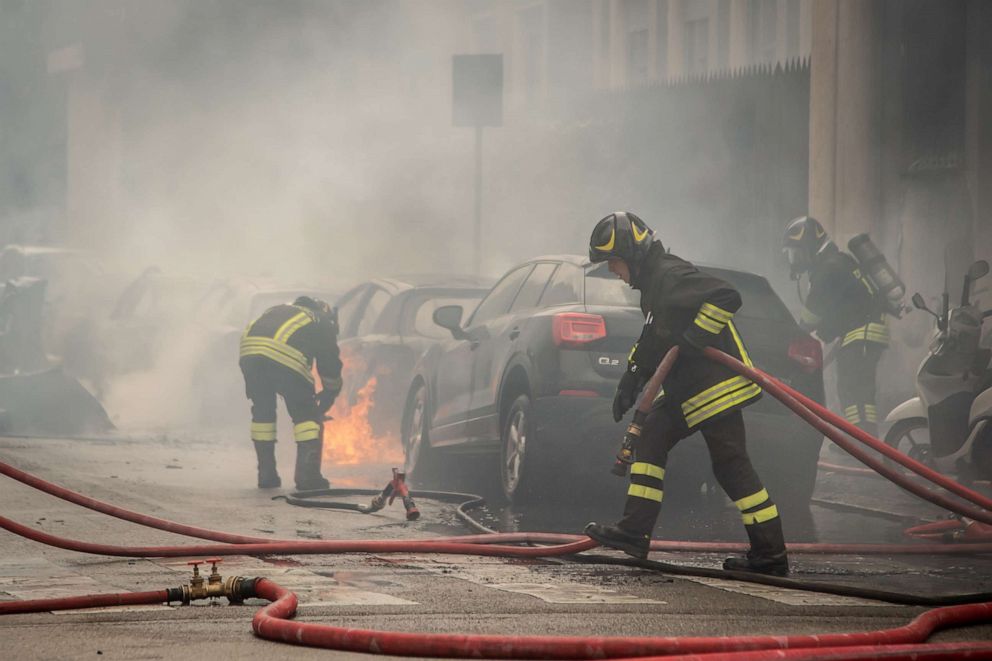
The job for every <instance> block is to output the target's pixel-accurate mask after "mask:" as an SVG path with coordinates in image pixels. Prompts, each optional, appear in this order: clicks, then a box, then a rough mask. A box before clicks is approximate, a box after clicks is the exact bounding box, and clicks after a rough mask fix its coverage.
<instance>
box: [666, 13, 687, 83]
mask: <svg viewBox="0 0 992 661" xmlns="http://www.w3.org/2000/svg"><path fill="white" fill-rule="evenodd" d="M684 74H685V11H684V8H683V7H682V0H669V2H668V76H669V78H675V77H678V76H681V75H684Z"/></svg>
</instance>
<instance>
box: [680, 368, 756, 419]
mask: <svg viewBox="0 0 992 661" xmlns="http://www.w3.org/2000/svg"><path fill="white" fill-rule="evenodd" d="M747 383H750V381H749V380H748V379H746V378H744V377H743V376H734V377H731V378H729V379H727V380H726V381H721V382H720V383H718V384H716V385H715V386H713V387H712V388H707V389H706V390H704V391H703V392H701V393H699V394H698V395H696V396H695V397H690V398H689V399H687V400H686V401H685V403H683V404H682V412H683V413H691V412H692V411H693V410H695V409H697V408H699V407H701V406H705V405H706V404H707V403H709V402H711V401H713V400H714V399H716V398H717V397H720V396H722V395H723V394H724V393H727V392H729V391H731V390H733V389H735V388H740V387H741V386H743V385H745V384H747Z"/></svg>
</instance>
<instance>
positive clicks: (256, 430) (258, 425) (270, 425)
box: [251, 422, 276, 441]
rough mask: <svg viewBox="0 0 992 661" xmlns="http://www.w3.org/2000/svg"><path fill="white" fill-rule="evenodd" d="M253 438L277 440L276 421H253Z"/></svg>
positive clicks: (254, 439)
mask: <svg viewBox="0 0 992 661" xmlns="http://www.w3.org/2000/svg"><path fill="white" fill-rule="evenodd" d="M251 440H253V441H274V440H276V423H274V422H253V423H251Z"/></svg>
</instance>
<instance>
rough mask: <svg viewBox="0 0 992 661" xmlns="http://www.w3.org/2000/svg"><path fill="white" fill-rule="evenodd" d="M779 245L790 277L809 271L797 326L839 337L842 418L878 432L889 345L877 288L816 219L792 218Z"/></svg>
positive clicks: (829, 337)
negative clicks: (880, 374) (879, 382)
mask: <svg viewBox="0 0 992 661" xmlns="http://www.w3.org/2000/svg"><path fill="white" fill-rule="evenodd" d="M783 243H784V248H783V249H784V251H785V254H786V257H787V258H788V260H789V270H790V272H791V277H792V279H793V280H798V279H799V278H800V276H802V274H804V273H808V274H809V293H808V294H807V295H806V300H805V301H804V302H803V305H804V307H803V311H802V313H801V315H800V318H799V323H800V325H801V326H802V327H803V328H805V329H806V330H812V331H815V332H816V334H817V336H819V338H820V340H822V341H823V342H824V343H826V344H829V343H830V342H833V341H834V340H838V339H839V340H840V348H839V349H838V350H837V397H838V399H839V400H840V405H841V408H842V409H843V413H844V417H845V418H847V420H848V422H850V423H852V424H854V425H857V426H858V427H860V428H861V429H863V430H865V431H866V432H868V433H869V434H871V435H872V436H877V435H878V413H877V411H876V409H875V373H876V370H877V368H878V361H879V359H880V358H881V357H882V352H883V351H884V350H885V348H886V347H887V346H888V344H889V327H888V325H887V324H886V317H885V307H884V304H883V303H882V301H881V300H880V296H879V293H878V290H877V289H876V287H875V285H874V284H873V283H872V281H871V279H870V278H869V277H867V274H865V273H862V270H861V268H860V266H859V263H858V262H857V261H856V260H855V259H854V257H852V256H851V255H848V254H847V253H845V252H841V250H840V249H839V248H838V247H837V245H836V244H835V243H834V242H833V241H831V240H830V237H828V236H827V232H826V230H824V229H823V226H822V225H821V224H820V223H819V222H818V221H817V220H816V219H815V218H810V217H808V216H803V217H802V218H796V219H795V220H793V221H792V222H790V223H789V226H788V227H787V228H786V231H785V238H784V241H783ZM831 447H833V444H831Z"/></svg>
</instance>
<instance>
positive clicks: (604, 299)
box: [586, 263, 641, 307]
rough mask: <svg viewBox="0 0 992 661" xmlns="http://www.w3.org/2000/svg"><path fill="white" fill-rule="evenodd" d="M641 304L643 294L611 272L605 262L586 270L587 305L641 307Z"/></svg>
mask: <svg viewBox="0 0 992 661" xmlns="http://www.w3.org/2000/svg"><path fill="white" fill-rule="evenodd" d="M640 304H641V295H640V294H639V293H637V292H636V291H634V290H633V289H631V288H630V287H629V286H628V285H627V284H626V283H625V282H624V281H623V280H621V279H620V278H618V277H617V276H615V275H613V274H612V273H610V269H609V267H608V266H607V265H606V264H605V263H603V264H597V265H595V266H592V267H590V268H589V270H588V271H587V272H586V305H613V306H616V307H639V306H640Z"/></svg>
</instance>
